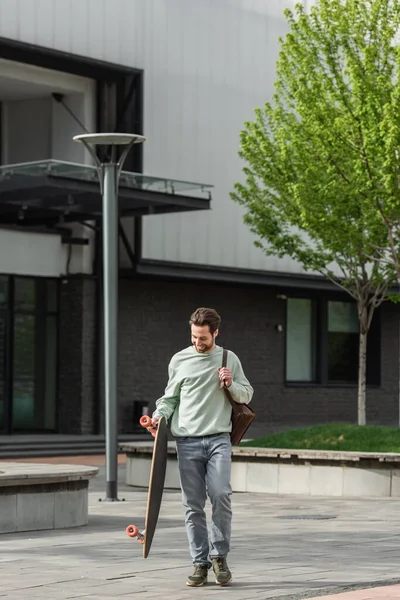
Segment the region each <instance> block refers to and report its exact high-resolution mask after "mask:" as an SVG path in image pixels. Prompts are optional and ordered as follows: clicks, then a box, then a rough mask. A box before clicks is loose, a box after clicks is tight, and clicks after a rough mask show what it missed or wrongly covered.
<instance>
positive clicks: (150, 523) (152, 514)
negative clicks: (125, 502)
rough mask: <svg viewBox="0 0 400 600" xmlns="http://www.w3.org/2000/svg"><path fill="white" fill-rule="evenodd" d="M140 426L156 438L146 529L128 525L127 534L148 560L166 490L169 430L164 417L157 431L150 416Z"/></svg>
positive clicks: (148, 495) (144, 417) (143, 418)
mask: <svg viewBox="0 0 400 600" xmlns="http://www.w3.org/2000/svg"><path fill="white" fill-rule="evenodd" d="M140 424H141V425H142V426H143V427H146V428H147V429H148V430H149V431H150V433H151V434H152V435H153V436H154V437H155V440H154V447H153V457H152V459H151V467H150V480H149V491H148V494H147V509H146V519H145V528H144V530H143V531H139V529H138V527H137V526H136V525H128V527H127V528H126V533H127V535H128V536H129V537H131V538H137V540H138V541H139V542H140V543H141V544H143V558H147V557H148V555H149V552H150V548H151V544H152V541H153V537H154V533H155V530H156V526H157V521H158V515H159V513H160V507H161V500H162V495H163V490H164V482H165V472H166V469H167V443H168V429H167V423H166V421H165V419H164V417H161V418H160V420H159V421H158V426H157V430H155V429H154V428H153V427H152V425H151V418H150V417H149V416H143V417H142V418H141V419H140Z"/></svg>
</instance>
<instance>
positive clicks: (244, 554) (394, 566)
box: [0, 457, 400, 600]
mask: <svg viewBox="0 0 400 600" xmlns="http://www.w3.org/2000/svg"><path fill="white" fill-rule="evenodd" d="M60 460H61V459H57V461H58V462H59V461H60ZM84 460H85V463H86V464H99V465H102V464H103V462H104V461H103V459H101V458H100V459H99V458H98V457H97V458H96V457H87V460H86V459H84ZM62 461H63V462H64V461H65V462H70V463H72V462H77V461H80V462H82V459H81V458H74V459H70V460H68V459H64V458H63V459H62ZM47 462H51V461H50V460H47ZM122 462H123V461H122ZM100 469H101V472H100V475H99V477H98V478H96V479H95V480H92V482H91V488H90V489H91V491H90V523H89V525H88V526H87V527H83V528H79V529H70V530H65V531H47V532H32V533H31V534H7V535H1V536H0V563H1V564H0V569H1V586H0V599H2V598H9V599H10V600H14V599H15V600H24V599H25V598H26V599H28V598H29V600H30V599H38V598H40V599H41V600H50V599H51V600H67V599H72V598H80V599H82V600H95V599H96V600H118V598H121V599H122V598H126V599H128V598H137V599H138V600H139V599H140V600H142V599H143V600H147V599H149V600H153V599H156V598H160V599H164V598H171V600H172V599H174V600H189V599H190V600H191V599H192V598H193V597H194V595H196V597H197V595H201V597H202V598H214V597H215V596H216V594H218V595H219V597H220V595H222V596H224V597H226V595H227V594H228V595H229V600H253V599H254V600H255V599H257V600H267V599H268V600H271V599H272V598H275V599H277V598H279V599H280V600H298V599H300V598H317V597H318V598H319V600H322V598H324V600H327V598H328V597H329V598H330V596H329V595H330V594H338V595H335V596H333V598H332V600H378V598H379V600H385V599H386V600H388V599H389V598H390V599H391V600H394V598H396V599H397V600H398V599H399V598H400V585H398V583H399V582H400V574H399V572H400V544H399V528H400V500H396V499H384V500H382V499H377V500H372V499H369V500H357V499H341V498H338V499H319V498H308V497H278V496H265V495H263V494H247V493H243V494H234V495H233V508H234V522H233V540H232V552H231V554H230V556H229V564H230V566H231V569H232V571H233V575H234V581H233V584H232V585H231V586H229V587H228V588H220V587H218V586H216V585H215V583H214V581H213V578H212V577H210V579H209V584H208V585H207V586H205V587H204V588H201V589H199V590H197V589H191V588H188V587H187V586H185V580H186V577H187V575H188V574H189V573H190V572H191V565H190V561H189V559H188V552H187V540H186V535H185V531H184V527H183V509H182V506H181V499H180V494H179V493H178V492H176V491H166V493H165V495H164V500H163V505H162V508H161V515H160V521H159V527H158V529H157V532H156V535H155V538H154V542H153V548H152V551H151V554H150V556H149V558H148V559H147V560H143V558H142V547H141V546H140V545H139V544H138V543H137V542H136V540H131V539H129V538H128V537H127V536H126V534H125V528H126V526H127V525H129V524H130V523H135V524H137V525H139V527H142V526H143V525H144V515H145V507H146V496H147V492H146V491H145V490H140V489H132V488H130V487H127V486H125V485H124V484H123V483H121V484H120V498H121V500H122V499H123V498H124V499H125V501H124V502H122V501H121V502H118V503H104V502H99V498H103V497H104V487H105V486H104V468H103V467H102V466H100ZM124 469H125V465H124V464H121V465H120V467H119V470H120V481H121V482H123V481H124ZM387 584H391V585H387ZM381 585H383V587H379V586H381ZM363 588H364V589H363ZM365 588H366V589H365ZM374 588H375V589H374ZM376 588H378V589H376ZM330 600H331V598H330Z"/></svg>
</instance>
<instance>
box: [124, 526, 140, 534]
mask: <svg viewBox="0 0 400 600" xmlns="http://www.w3.org/2000/svg"><path fill="white" fill-rule="evenodd" d="M138 533H139V529H138V528H137V527H136V525H128V527H127V528H126V535H128V536H129V537H136V536H137V534H138Z"/></svg>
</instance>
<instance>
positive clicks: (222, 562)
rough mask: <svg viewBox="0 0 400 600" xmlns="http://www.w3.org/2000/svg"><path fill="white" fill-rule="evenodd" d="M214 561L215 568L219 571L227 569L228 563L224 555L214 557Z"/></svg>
mask: <svg viewBox="0 0 400 600" xmlns="http://www.w3.org/2000/svg"><path fill="white" fill-rule="evenodd" d="M215 562H216V563H217V568H218V570H219V571H227V570H228V564H227V562H226V558H225V557H220V558H216V559H215Z"/></svg>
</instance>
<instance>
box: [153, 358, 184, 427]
mask: <svg viewBox="0 0 400 600" xmlns="http://www.w3.org/2000/svg"><path fill="white" fill-rule="evenodd" d="M179 396H180V381H179V380H178V377H177V368H176V362H175V360H174V358H172V359H171V362H170V363H169V366H168V383H167V387H166V388H165V392H164V394H163V396H161V398H159V399H158V400H157V401H156V410H155V411H154V413H153V417H164V418H165V419H166V420H167V421H168V420H169V418H170V417H171V415H172V413H173V412H174V410H175V408H176V405H177V404H178V401H179Z"/></svg>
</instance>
